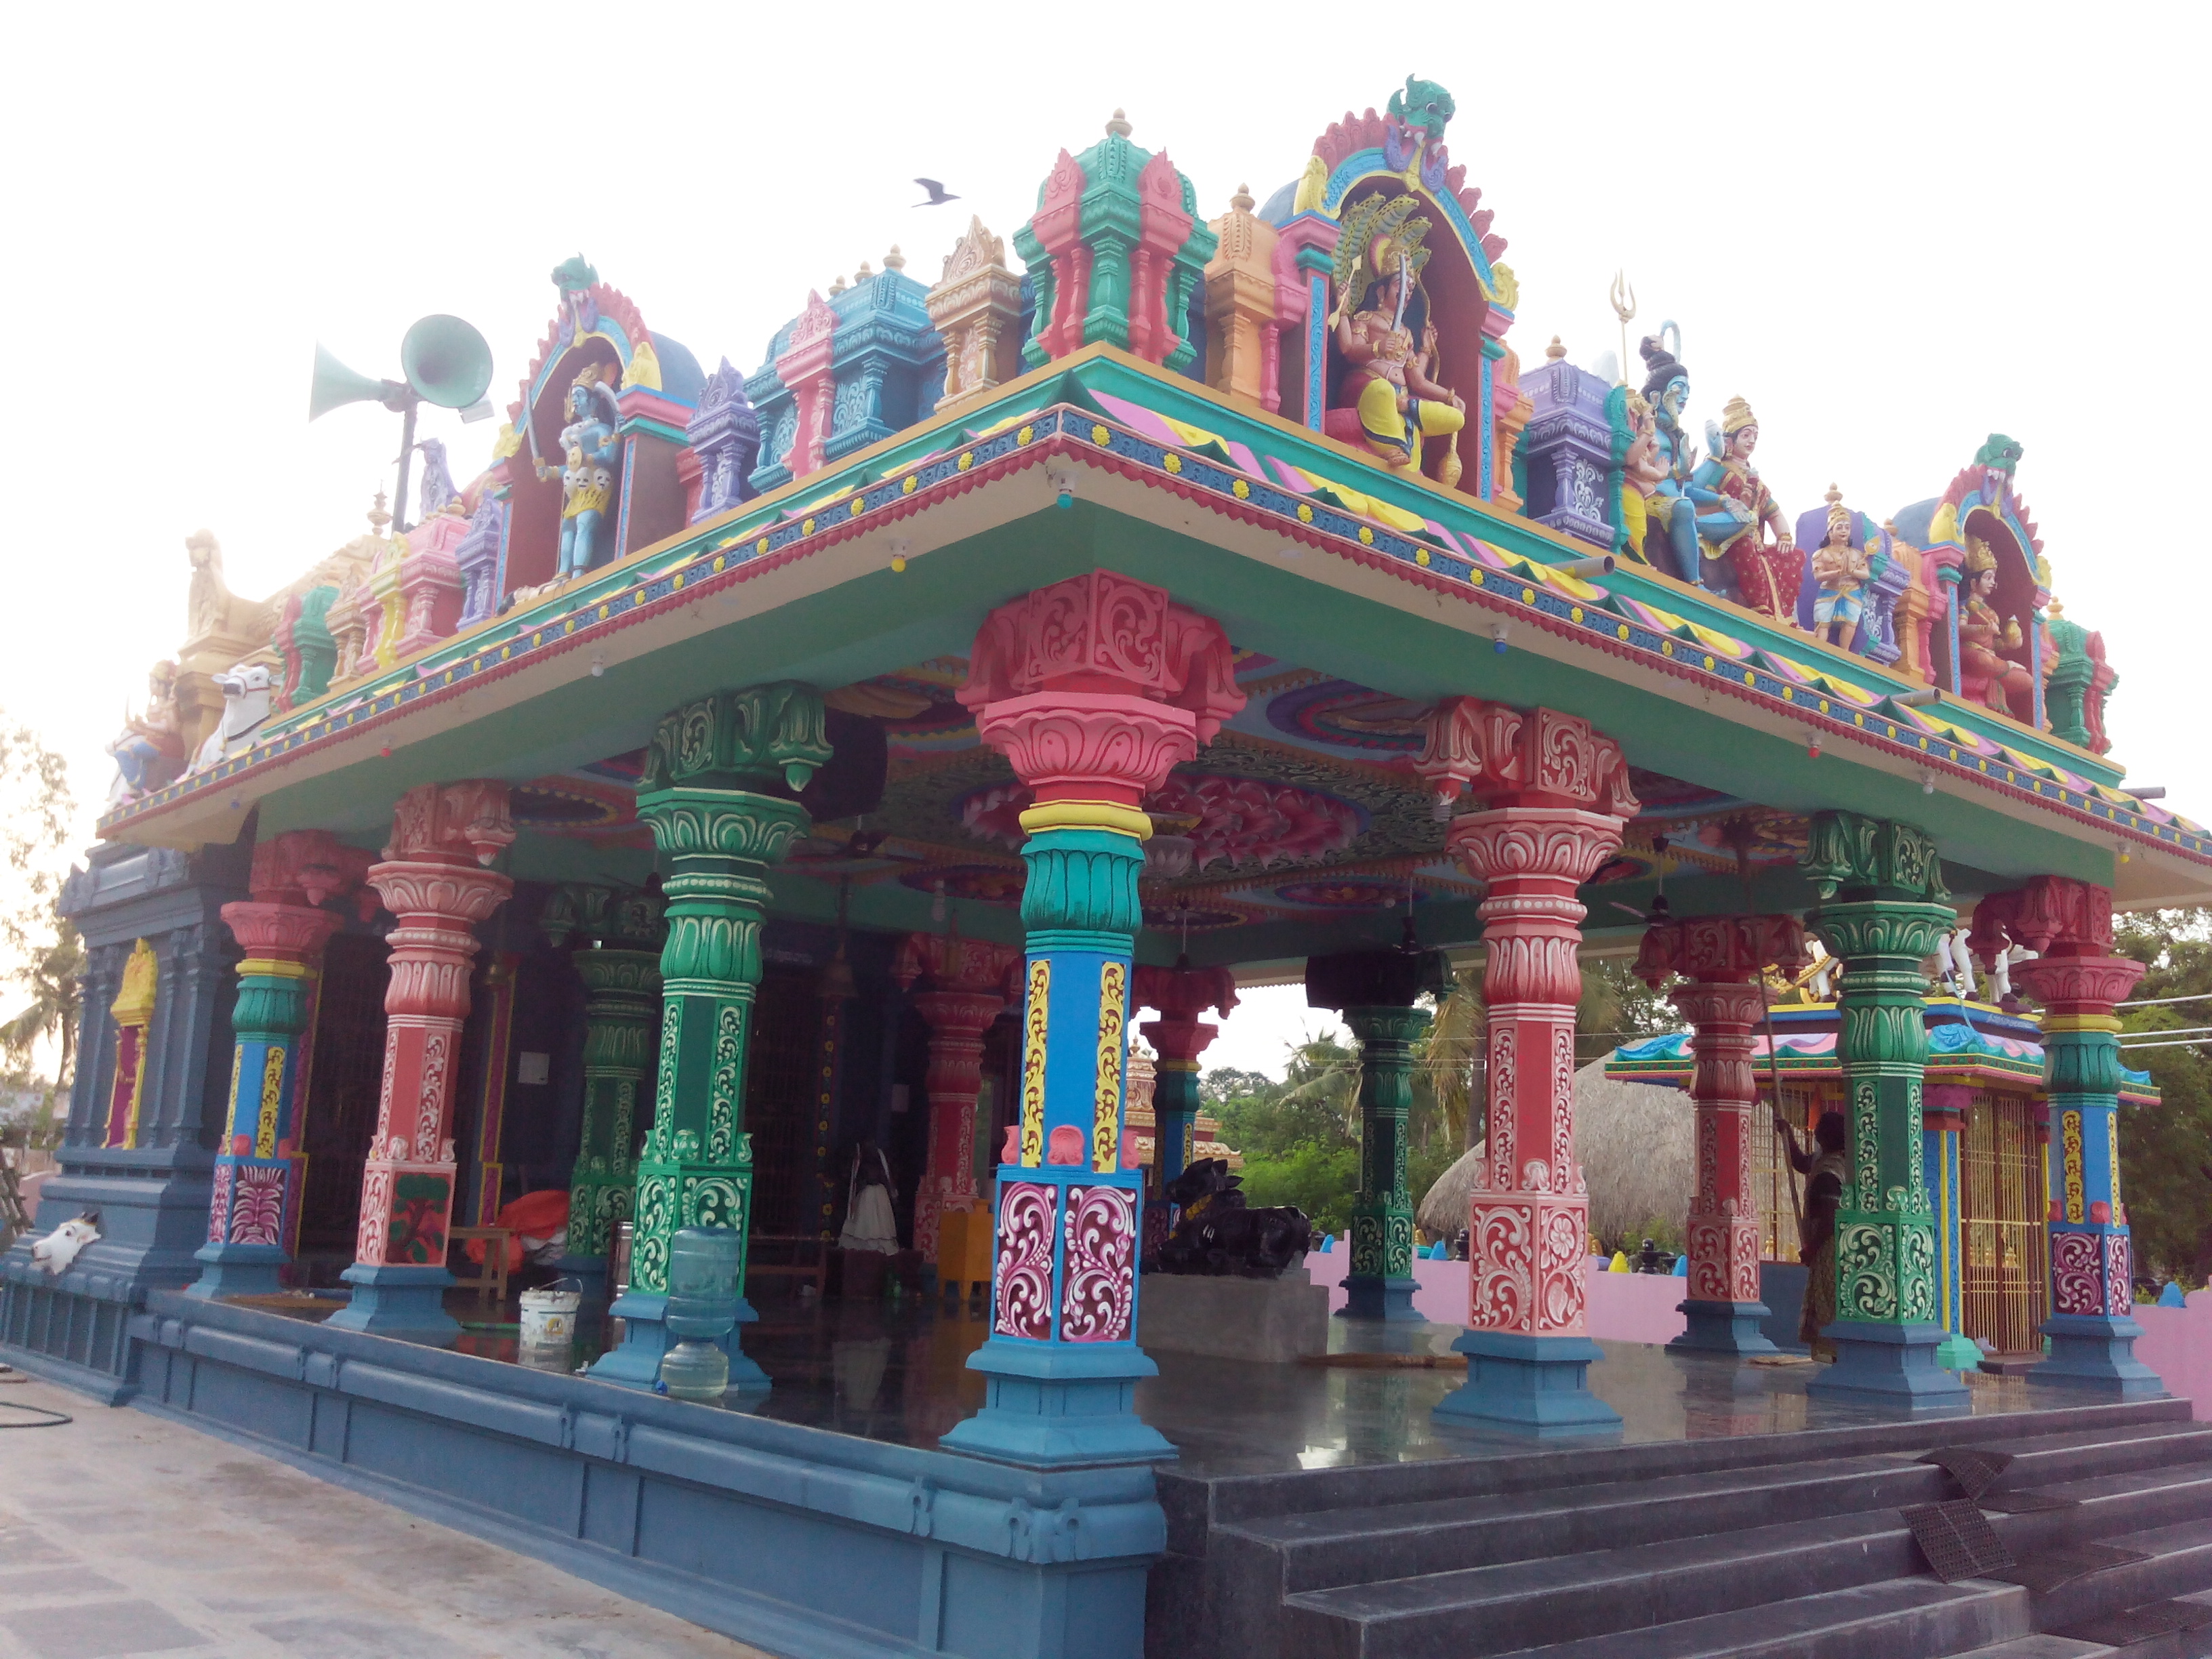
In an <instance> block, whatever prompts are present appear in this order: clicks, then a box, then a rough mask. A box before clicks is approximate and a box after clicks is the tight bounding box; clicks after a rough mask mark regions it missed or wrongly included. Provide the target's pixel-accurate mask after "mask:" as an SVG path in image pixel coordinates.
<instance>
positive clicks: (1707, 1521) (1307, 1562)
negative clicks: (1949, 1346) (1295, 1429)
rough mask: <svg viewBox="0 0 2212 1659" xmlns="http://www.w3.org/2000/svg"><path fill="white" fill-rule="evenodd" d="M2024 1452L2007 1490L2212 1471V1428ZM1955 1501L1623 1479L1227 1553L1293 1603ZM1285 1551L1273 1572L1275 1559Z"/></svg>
mask: <svg viewBox="0 0 2212 1659" xmlns="http://www.w3.org/2000/svg"><path fill="white" fill-rule="evenodd" d="M1987 1444H1988V1447H1989V1449H1993V1450H2002V1451H2008V1452H2010V1453H2012V1454H2013V1455H2014V1462H2013V1463H2012V1465H2011V1467H2010V1468H2008V1470H2007V1471H2006V1477H2005V1478H2006V1484H2008V1485H2009V1486H2047V1485H2050V1484H2052V1483H2054V1482H2057V1481H2063V1480H2069V1479H2077V1478H2081V1477H2082V1476H2085V1475H2087V1474H2091V1473H2093V1472H2100V1471H2125V1470H2133V1469H2143V1468H2166V1467H2172V1466H2175V1465H2178V1464H2181V1463H2186V1462H2203V1461H2212V1425H2195V1424H2187V1423H2183V1424H2164V1423H2160V1424H2148V1425H2133V1426H2123V1427H2118V1428H2108V1429H2087V1430H2076V1431H2071V1432H2069V1433H2063V1434H2057V1435H2046V1436H2039V1437H2033V1438H2028V1439H2021V1440H2017V1441H2006V1442H1990V1443H1987ZM1953 1495H1954V1492H1953V1490H1952V1487H1951V1485H1950V1477H1949V1476H1948V1475H1947V1474H1945V1473H1944V1472H1943V1471H1942V1469H1940V1468H1936V1467H1935V1466H1934V1465H1933V1464H1928V1463H1922V1462H1917V1461H1915V1460H1914V1459H1913V1458H1911V1457H1907V1456H1903V1455H1878V1456H1871V1457H1857V1458H1837V1459H1833V1460H1831V1461H1829V1462H1822V1463H1817V1464H1814V1465H1812V1466H1810V1467H1809V1468H1808V1467H1806V1466H1802V1465H1786V1466H1775V1467H1765V1468H1751V1469H1745V1470H1723V1471H1718V1472H1715V1473H1711V1474H1687V1475H1674V1476H1669V1477H1663V1478H1661V1479H1658V1480H1642V1481H1620V1482H1613V1483H1607V1484H1603V1485H1598V1486H1578V1487H1570V1488H1566V1489H1565V1490H1560V1491H1553V1492H1531V1493H1515V1494H1508V1495H1504V1496H1499V1497H1495V1498H1444V1499H1432V1500H1430V1501H1428V1502H1425V1503H1412V1504H1391V1505H1389V1506H1386V1507H1383V1508H1366V1509H1346V1510H1322V1511H1318V1512H1315V1513H1310V1514H1304V1515H1296V1516H1270V1517H1267V1518H1265V1519H1261V1520H1258V1521H1254V1522H1247V1523H1244V1524H1242V1525H1237V1526H1230V1527H1225V1528H1221V1530H1220V1532H1219V1533H1218V1534H1217V1537H1216V1541H1215V1546H1214V1547H1215V1548H1216V1549H1217V1550H1220V1551H1224V1552H1225V1553H1228V1554H1230V1555H1232V1556H1236V1555H1246V1554H1249V1555H1252V1556H1255V1557H1258V1558H1261V1560H1262V1565H1261V1570H1262V1571H1268V1575H1269V1577H1270V1578H1271V1580H1273V1581H1274V1582H1275V1583H1278V1585H1279V1590H1280V1592H1281V1593H1283V1594H1285V1595H1289V1594H1296V1593H1297V1592H1299V1591H1303V1590H1310V1589H1329V1588H1333V1587H1336V1586H1340V1585H1346V1584H1357V1583H1373V1582H1376V1581H1377V1580H1380V1579H1388V1578H1405V1577H1414V1576H1417V1575H1422V1574H1428V1573H1437V1572H1448V1571H1457V1570H1460V1569H1463V1568H1468V1567H1477V1566H1483V1565H1492V1564H1495V1563H1498V1562H1506V1561H1522V1560H1529V1559H1535V1558H1537V1557H1541V1556H1547V1555H1565V1554H1581V1553H1588V1552H1589V1551H1592V1550H1597V1549H1603V1548H1611V1547H1619V1546H1623V1545H1627V1544H1632V1543H1637V1542H1641V1541H1646V1540H1649V1539H1650V1538H1651V1537H1653V1536H1654V1535H1655V1534H1657V1533H1660V1532H1662V1531H1663V1532H1664V1533H1665V1534H1668V1535H1669V1536H1672V1537H1676V1538H1682V1537H1689V1536H1693V1535H1709V1534H1715V1533H1722V1532H1734V1531H1740V1530H1743V1529H1745V1528H1751V1527H1757V1526H1764V1525H1770V1524H1775V1523H1779V1522H1785V1521H1789V1520H1802V1519H1806V1518H1808V1517H1810V1516H1819V1515H1838V1514H1848V1513H1851V1512H1853V1511H1857V1510H1875V1509H1883V1508H1888V1509H1896V1508H1900V1507H1902V1506H1904V1505H1905V1504H1925V1503H1936V1502H1939V1501H1941V1500H1942V1499H1943V1498H1948V1497H1950V1496H1953ZM1270 1555H1272V1556H1273V1557H1274V1558H1276V1559H1277V1560H1276V1563H1275V1564H1273V1567H1272V1570H1270V1568H1269V1565H1267V1564H1266V1563H1265V1558H1266V1557H1268V1556H1270Z"/></svg>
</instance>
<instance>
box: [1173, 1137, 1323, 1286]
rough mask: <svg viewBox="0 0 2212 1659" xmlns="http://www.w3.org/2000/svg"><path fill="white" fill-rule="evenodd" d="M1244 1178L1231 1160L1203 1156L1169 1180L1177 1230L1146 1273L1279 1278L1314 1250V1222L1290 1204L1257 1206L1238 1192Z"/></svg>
mask: <svg viewBox="0 0 2212 1659" xmlns="http://www.w3.org/2000/svg"><path fill="white" fill-rule="evenodd" d="M1243 1181H1244V1177H1243V1176H1235V1175H1231V1174H1230V1173H1229V1160H1228V1159H1226V1158H1200V1160H1199V1161H1198V1162H1197V1163H1195V1164H1192V1165H1191V1166H1190V1167H1189V1168H1188V1169H1187V1170H1184V1171H1183V1172H1182V1174H1181V1175H1179V1176H1176V1178H1175V1179H1174V1180H1173V1181H1170V1182H1168V1184H1167V1196H1168V1198H1169V1199H1170V1200H1171V1201H1173V1202H1174V1203H1175V1205H1176V1206H1177V1208H1178V1210H1179V1211H1180V1212H1181V1214H1180V1218H1178V1219H1177V1221H1176V1229H1175V1231H1174V1232H1173V1233H1171V1234H1170V1235H1169V1237H1168V1240H1167V1242H1166V1243H1164V1244H1163V1245H1161V1246H1160V1248H1159V1249H1158V1252H1157V1254H1152V1255H1146V1258H1145V1271H1146V1273H1211V1274H1215V1275H1229V1274H1235V1275H1237V1276H1238V1277H1240V1278H1243V1279H1279V1278H1280V1277H1281V1276H1282V1274H1283V1273H1284V1272H1285V1269H1287V1268H1289V1267H1291V1266H1293V1265H1294V1264H1295V1263H1296V1262H1297V1261H1298V1259H1299V1258H1300V1257H1301V1256H1303V1255H1305V1253H1306V1252H1307V1251H1308V1250H1310V1249H1313V1242H1314V1234H1313V1224H1312V1223H1311V1222H1310V1221H1308V1220H1307V1219H1306V1218H1305V1212H1304V1211H1303V1210H1299V1209H1297V1208H1294V1207H1293V1206H1290V1205H1282V1206H1278V1207H1275V1208H1272V1209H1265V1210H1255V1209H1251V1208H1249V1207H1247V1206H1246V1205H1245V1202H1244V1194H1242V1193H1240V1192H1238V1191H1237V1188H1238V1187H1240V1186H1242V1185H1243Z"/></svg>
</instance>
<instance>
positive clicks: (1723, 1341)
mask: <svg viewBox="0 0 2212 1659" xmlns="http://www.w3.org/2000/svg"><path fill="white" fill-rule="evenodd" d="M1674 1305H1675V1307H1676V1309H1677V1310H1679V1311H1680V1314H1681V1315H1682V1317H1683V1318H1684V1319H1685V1320H1686V1321H1687V1323H1686V1324H1685V1325H1684V1326H1683V1328H1682V1334H1681V1335H1680V1336H1678V1337H1676V1338H1675V1339H1674V1340H1673V1341H1672V1342H1669V1343H1668V1345H1667V1352H1668V1353H1735V1354H1753V1353H1779V1352H1782V1351H1781V1350H1780V1349H1779V1348H1778V1347H1776V1346H1774V1344H1773V1342H1772V1340H1771V1339H1769V1337H1768V1336H1767V1334H1766V1333H1765V1331H1764V1330H1763V1329H1761V1328H1760V1327H1762V1326H1763V1325H1764V1324H1765V1322H1766V1320H1767V1318H1768V1316H1769V1310H1768V1308H1767V1306H1766V1304H1765V1303H1764V1302H1700V1301H1699V1300H1698V1299H1697V1298H1696V1297H1691V1298H1690V1299H1689V1300H1688V1301H1686V1302H1679V1303H1677V1304H1674Z"/></svg>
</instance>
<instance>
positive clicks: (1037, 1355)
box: [938, 1336, 1176, 1469]
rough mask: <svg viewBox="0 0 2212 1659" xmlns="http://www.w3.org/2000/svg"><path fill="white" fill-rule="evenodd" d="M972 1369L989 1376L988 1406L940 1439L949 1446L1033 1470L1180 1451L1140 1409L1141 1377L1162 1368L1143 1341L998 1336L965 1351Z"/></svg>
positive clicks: (1136, 1460) (1152, 1457)
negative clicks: (1018, 1339) (1125, 1343)
mask: <svg viewBox="0 0 2212 1659" xmlns="http://www.w3.org/2000/svg"><path fill="white" fill-rule="evenodd" d="M968 1369H969V1370H974V1371H981V1372H982V1373H983V1374H984V1376H986V1377H987V1378H988V1379H989V1381H988V1383H987V1385H986V1389H985V1393H984V1395H983V1409H982V1410H981V1411H980V1412H978V1413H976V1414H975V1416H973V1417H971V1418H969V1419H968V1420H967V1421H966V1422H964V1423H960V1424H957V1425H955V1426H954V1427H953V1429H952V1431H951V1432H950V1433H949V1434H946V1435H945V1436H943V1437H940V1438H939V1441H938V1444H939V1445H940V1446H942V1447H944V1448H945V1449H946V1450H947V1451H957V1452H965V1453H967V1454H968V1455H969V1456H971V1457H988V1458H992V1459H994V1460H995V1461H996V1462H1001V1463H1018V1464H1021V1465H1023V1466H1024V1468H1036V1469H1068V1468H1085V1467H1088V1466H1092V1465H1097V1464H1109V1463H1151V1462H1158V1461H1159V1460H1161V1459H1163V1458H1170V1457H1173V1456H1175V1455H1176V1449H1175V1447H1174V1446H1173V1445H1171V1444H1170V1443H1169V1442H1168V1441H1167V1440H1166V1438H1165V1437H1163V1436H1162V1435H1161V1433H1160V1431H1158V1429H1155V1428H1154V1427H1152V1425H1151V1424H1149V1423H1147V1422H1146V1421H1145V1420H1144V1419H1142V1418H1141V1417H1139V1416H1138V1415H1137V1405H1136V1395H1137V1379H1138V1378H1139V1377H1143V1376H1158V1375H1159V1367H1158V1366H1157V1365H1155V1364H1152V1361H1151V1360H1150V1359H1148V1358H1146V1357H1145V1353H1144V1351H1143V1350H1142V1349H1140V1348H1138V1347H1135V1346H1121V1345H1120V1344H1115V1345H1113V1346H1092V1345H1088V1344H1085V1345H1080V1346H1079V1345H1076V1344H1071V1343H1041V1342H1013V1341H1005V1340H1000V1338H998V1337H995V1336H994V1337H993V1338H991V1340H988V1341H987V1342H986V1343H984V1344H983V1346H981V1347H980V1348H978V1349H976V1350H975V1352H974V1353H972V1354H970V1355H969V1356H968Z"/></svg>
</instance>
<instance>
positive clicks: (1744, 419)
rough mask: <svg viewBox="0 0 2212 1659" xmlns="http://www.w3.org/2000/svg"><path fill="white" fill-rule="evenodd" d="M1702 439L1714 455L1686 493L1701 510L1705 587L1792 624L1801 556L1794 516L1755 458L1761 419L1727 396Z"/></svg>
mask: <svg viewBox="0 0 2212 1659" xmlns="http://www.w3.org/2000/svg"><path fill="white" fill-rule="evenodd" d="M1705 444H1706V447H1707V450H1708V451H1709V453H1708V454H1707V455H1706V457H1705V459H1704V460H1703V461H1702V462H1700V463H1699V465H1698V469H1697V471H1694V472H1692V474H1691V475H1690V488H1689V496H1690V500H1691V501H1692V504H1693V505H1694V506H1695V507H1696V508H1697V513H1698V539H1699V541H1700V542H1701V543H1702V544H1704V546H1703V551H1704V555H1705V569H1706V571H1707V572H1708V573H1709V583H1708V585H1709V586H1712V587H1715V588H1717V589H1718V590H1719V591H1720V592H1723V593H1726V594H1727V595H1728V597H1729V598H1730V599H1735V600H1736V601H1737V602H1738V603H1740V604H1742V605H1749V606H1750V607H1751V608H1752V609H1753V611H1759V612H1760V613H1761V614H1762V615H1764V616H1768V617H1773V618H1774V619H1775V620H1776V621H1778V622H1788V623H1790V625H1791V626H1793V627H1794V626H1796V623H1795V622H1794V620H1793V617H1794V615H1795V613H1796V609H1797V587H1798V584H1799V583H1800V581H1801V580H1802V579H1803V576H1804V572H1805V562H1804V556H1803V555H1802V554H1801V553H1799V552H1798V551H1797V549H1796V543H1795V542H1794V541H1793V540H1792V538H1791V537H1790V521H1789V520H1787V519H1786V518H1784V516H1783V513H1782V508H1781V507H1779V506H1778V505H1777V504H1776V502H1775V500H1774V497H1773V496H1772V495H1771V494H1769V493H1768V490H1767V488H1766V483H1765V480H1764V479H1762V478H1761V477H1759V469H1758V468H1756V467H1754V466H1753V465H1752V464H1751V453H1752V451H1753V450H1754V449H1756V448H1757V447H1759V417H1758V416H1755V415H1753V413H1752V412H1751V405H1750V404H1747V403H1746V402H1745V401H1744V400H1743V399H1742V398H1729V400H1728V406H1727V407H1726V408H1725V409H1724V410H1723V411H1722V413H1721V422H1720V424H1719V425H1718V426H1717V427H1716V426H1714V425H1713V424H1712V423H1711V422H1707V423H1706V426H1705ZM1760 526H1765V527H1767V528H1769V529H1771V530H1772V531H1773V532H1774V540H1773V542H1772V544H1766V543H1765V542H1764V541H1763V540H1762V538H1761V537H1760V535H1759V528H1760ZM1731 590H1732V591H1731Z"/></svg>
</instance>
